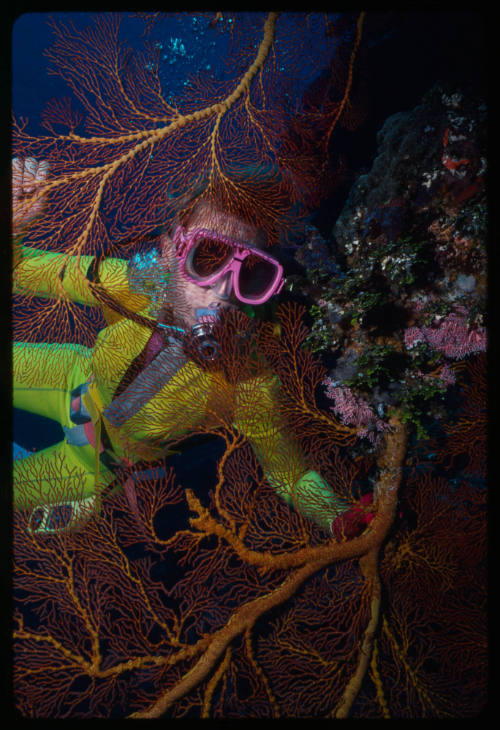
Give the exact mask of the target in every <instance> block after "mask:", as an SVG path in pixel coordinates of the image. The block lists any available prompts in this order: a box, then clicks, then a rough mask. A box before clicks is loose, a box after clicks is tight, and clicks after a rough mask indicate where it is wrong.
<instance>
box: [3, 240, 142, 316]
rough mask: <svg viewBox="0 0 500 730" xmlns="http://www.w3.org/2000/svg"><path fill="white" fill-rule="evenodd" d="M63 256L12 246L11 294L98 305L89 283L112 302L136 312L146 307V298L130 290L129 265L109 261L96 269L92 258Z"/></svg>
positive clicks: (111, 259)
mask: <svg viewBox="0 0 500 730" xmlns="http://www.w3.org/2000/svg"><path fill="white" fill-rule="evenodd" d="M64 259H65V254H62V253H54V252H43V251H38V250H36V249H34V248H30V247H28V246H23V245H22V244H21V243H20V242H19V241H16V242H15V243H14V293H16V294H28V295H35V296H39V297H43V298H48V299H52V298H59V297H60V296H61V295H63V296H64V295H66V296H67V297H68V298H69V299H70V300H71V301H73V302H78V303H79V304H86V305H87V306H90V307H95V306H100V303H99V302H98V301H97V299H96V298H95V297H94V295H93V293H92V291H91V288H90V287H89V283H90V282H91V281H93V282H95V283H98V284H99V285H100V286H101V287H102V288H103V289H104V290H105V291H106V292H107V293H108V294H110V295H111V296H112V297H113V299H115V301H117V302H118V303H119V304H121V305H122V306H125V307H127V308H128V309H131V310H132V311H134V312H138V311H140V310H142V309H144V307H145V306H147V305H148V303H149V299H148V298H147V297H146V296H145V295H143V294H139V293H136V292H132V291H131V290H130V288H129V284H128V277H127V270H128V262H127V261H124V260H122V259H114V258H109V259H105V260H104V261H101V263H100V264H99V271H98V272H96V271H94V269H95V257H94V256H81V257H80V258H79V259H78V258H77V257H76V256H72V257H70V258H69V259H67V260H66V261H65V260H64Z"/></svg>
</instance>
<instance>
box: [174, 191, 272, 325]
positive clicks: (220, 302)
mask: <svg viewBox="0 0 500 730" xmlns="http://www.w3.org/2000/svg"><path fill="white" fill-rule="evenodd" d="M185 228H186V233H187V234H189V233H190V231H192V230H193V229H195V228H208V229H210V230H212V231H216V232H217V233H219V234H221V235H224V236H228V237H230V238H233V239H236V240H239V241H242V242H243V243H246V244H248V245H250V246H255V247H260V245H259V236H258V233H257V229H255V228H253V227H252V226H250V225H248V224H247V223H245V222H243V221H242V220H240V219H239V218H237V217H235V216H233V215H230V214H228V213H222V212H220V211H216V210H213V209H211V208H209V207H208V206H204V207H202V208H200V209H199V210H198V211H196V212H195V214H194V215H193V217H192V218H191V219H190V221H189V223H188V224H187V225H186V227H185ZM162 256H163V259H164V260H165V262H166V265H167V267H168V268H169V270H170V279H169V282H168V302H169V304H170V306H172V307H173V312H174V317H175V320H176V323H177V324H179V325H180V326H182V327H187V328H189V327H192V326H193V325H194V324H196V322H203V321H207V320H210V319H214V318H217V316H218V315H219V313H220V312H222V311H223V310H227V309H236V308H237V307H238V306H239V304H240V302H239V301H238V299H237V298H236V296H235V294H234V291H233V287H232V284H231V272H227V273H226V274H225V275H224V276H222V277H221V278H220V279H218V280H217V281H216V282H214V283H213V284H212V285H210V286H199V285H198V284H195V283H193V282H191V281H189V280H188V279H186V278H185V276H184V275H183V273H182V271H181V270H180V266H179V258H178V257H177V256H176V255H175V251H174V245H173V242H172V239H171V238H170V237H169V236H165V237H164V238H163V240H162Z"/></svg>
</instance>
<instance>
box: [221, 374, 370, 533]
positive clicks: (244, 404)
mask: <svg viewBox="0 0 500 730" xmlns="http://www.w3.org/2000/svg"><path fill="white" fill-rule="evenodd" d="M276 388H277V382H276V380H273V379H272V377H262V378H260V377H259V378H254V379H252V380H250V381H247V382H245V383H242V384H240V385H239V386H238V387H237V398H236V404H235V405H236V408H235V421H234V425H235V426H236V427H237V428H238V430H241V431H242V432H243V433H244V434H245V436H246V437H247V439H248V441H249V442H250V444H251V445H252V447H253V449H254V451H255V453H256V455H257V457H258V459H259V462H260V464H261V466H262V468H263V469H264V473H265V475H266V478H267V480H268V482H269V484H271V486H272V487H274V489H275V490H276V493H277V494H278V495H279V496H280V497H281V498H282V499H284V500H285V501H286V502H287V503H288V504H289V505H290V506H292V507H294V508H295V509H296V510H297V511H298V512H300V514H301V515H303V516H304V517H306V518H307V519H310V520H312V521H313V522H315V523H316V524H317V525H319V526H320V527H322V528H323V529H324V530H325V531H327V532H330V533H332V532H333V534H335V535H336V536H339V533H338V530H337V528H338V526H339V525H340V526H343V525H344V523H345V519H344V515H347V514H350V512H351V510H352V508H353V506H352V504H351V503H350V502H348V501H347V500H345V499H343V498H342V497H340V496H338V495H337V494H335V492H334V491H333V490H332V488H331V487H330V486H329V484H328V483H327V482H326V481H325V479H323V477H322V476H321V475H320V474H319V473H318V472H316V471H314V470H311V469H310V468H309V467H308V465H307V463H306V461H305V459H304V457H303V455H302V451H301V449H300V446H299V444H298V443H297V441H296V439H295V438H294V437H293V435H292V434H290V433H289V432H287V431H286V430H285V429H284V425H283V421H282V418H281V416H280V413H279V410H278V408H277V405H276V399H275V391H276ZM359 531H361V530H358V532H359ZM341 534H343V535H345V536H346V537H349V536H352V535H348V534H346V531H345V530H344V529H342V530H341Z"/></svg>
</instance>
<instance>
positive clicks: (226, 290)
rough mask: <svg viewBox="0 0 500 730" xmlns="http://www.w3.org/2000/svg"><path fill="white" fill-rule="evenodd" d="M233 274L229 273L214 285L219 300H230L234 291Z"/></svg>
mask: <svg viewBox="0 0 500 730" xmlns="http://www.w3.org/2000/svg"><path fill="white" fill-rule="evenodd" d="M232 280H233V272H232V271H227V272H226V273H225V274H223V275H222V276H221V278H220V279H217V281H216V282H215V283H214V284H213V287H212V289H213V291H214V292H215V294H217V296H218V297H219V299H229V298H230V296H231V292H232V290H233V282H232Z"/></svg>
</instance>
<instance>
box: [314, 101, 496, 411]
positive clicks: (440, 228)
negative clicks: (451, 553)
mask: <svg viewBox="0 0 500 730" xmlns="http://www.w3.org/2000/svg"><path fill="white" fill-rule="evenodd" d="M485 122H486V105H485V104H484V103H483V102H482V101H481V100H480V99H477V98H475V97H474V95H473V93H471V92H465V91H463V90H460V89H446V90H445V89H443V88H441V87H435V88H434V89H432V90H431V91H430V92H429V93H428V94H427V95H426V96H425V97H424V99H423V100H422V103H421V104H420V105H419V106H417V107H416V108H415V109H414V110H413V111H411V112H405V113H400V114H395V115H393V116H391V117H389V119H387V121H386V122H385V124H384V126H383V128H382V129H381V131H380V132H379V134H378V137H377V139H378V143H379V148H378V152H377V156H376V158H375V160H374V162H373V166H372V168H371V170H370V171H369V172H368V173H367V174H365V175H363V176H362V177H360V178H359V179H358V181H357V182H356V183H355V185H354V186H353V188H352V190H351V192H350V195H349V198H348V200H347V202H346V205H345V207H344V209H343V211H342V213H341V215H340V217H339V219H338V221H337V222H336V224H335V227H334V230H333V235H334V238H335V243H336V250H337V252H338V254H339V261H342V260H343V263H344V276H343V279H342V281H341V282H340V283H339V280H338V278H337V279H336V280H335V281H333V280H332V281H331V282H330V284H329V286H328V287H327V288H326V289H325V291H324V292H322V293H321V302H322V305H323V307H324V308H325V311H326V309H329V310H335V311H338V312H343V313H344V319H343V321H342V322H341V323H340V324H339V325H337V331H336V332H335V346H336V349H337V353H338V356H339V357H338V361H337V367H333V369H332V370H331V371H330V373H329V379H330V382H335V383H336V387H337V388H339V387H344V388H351V391H349V392H350V393H353V394H357V395H362V396H364V397H365V398H366V399H367V400H368V402H370V404H371V407H372V409H373V412H374V414H375V413H376V412H377V409H380V408H383V407H384V404H395V403H398V405H400V406H402V407H403V410H404V411H405V413H406V415H407V417H408V419H409V420H413V421H415V422H416V423H420V421H421V419H425V417H426V416H429V415H431V414H432V413H433V412H434V413H436V411H433V410H432V409H433V408H434V406H435V403H436V399H437V400H439V398H441V399H442V396H443V394H444V393H445V392H446V389H447V388H448V387H449V386H450V385H451V384H452V383H453V382H454V376H453V373H452V372H451V370H450V366H451V364H452V360H455V361H456V360H458V359H463V358H464V357H467V356H470V355H473V354H475V353H477V352H481V351H484V350H485V349H486V330H485V322H484V313H485V298H486V247H485V241H486V211H487V208H486V192H485V181H484V178H485V172H486V151H485V147H486V144H485V142H486V124H485ZM339 327H340V328H341V329H342V333H343V337H342V338H339V334H338V330H339ZM417 335H418V336H417ZM332 340H333V338H332ZM345 352H355V353H356V355H357V357H356V359H355V363H354V364H353V363H352V362H351V370H352V369H353V365H354V369H355V371H356V372H355V375H352V374H351V375H350V377H349V378H348V379H347V380H344V382H343V383H342V382H341V381H342V376H341V372H340V371H341V369H342V368H341V365H342V362H343V360H342V353H345ZM395 385H397V387H396V388H395V387H394V386H395ZM389 386H393V387H392V390H391V392H389ZM336 394H337V397H338V396H339V394H338V392H337V391H336ZM375 394H376V395H375Z"/></svg>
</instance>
